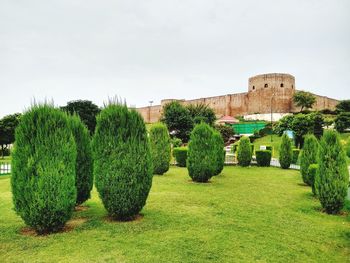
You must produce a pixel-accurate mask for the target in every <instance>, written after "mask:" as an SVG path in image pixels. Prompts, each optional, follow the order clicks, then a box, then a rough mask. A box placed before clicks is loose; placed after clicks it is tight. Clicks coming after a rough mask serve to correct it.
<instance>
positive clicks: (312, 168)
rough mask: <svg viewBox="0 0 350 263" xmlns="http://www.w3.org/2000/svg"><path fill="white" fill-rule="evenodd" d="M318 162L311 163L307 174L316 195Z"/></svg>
mask: <svg viewBox="0 0 350 263" xmlns="http://www.w3.org/2000/svg"><path fill="white" fill-rule="evenodd" d="M317 169H318V164H316V163H313V164H310V165H309V168H308V170H307V176H308V180H309V182H310V185H311V187H312V193H313V194H314V195H316V189H315V177H316V174H317Z"/></svg>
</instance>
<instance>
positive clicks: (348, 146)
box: [345, 137, 350, 158]
mask: <svg viewBox="0 0 350 263" xmlns="http://www.w3.org/2000/svg"><path fill="white" fill-rule="evenodd" d="M345 153H346V155H347V156H348V157H349V158H350V137H349V139H348V141H347V142H346V144H345Z"/></svg>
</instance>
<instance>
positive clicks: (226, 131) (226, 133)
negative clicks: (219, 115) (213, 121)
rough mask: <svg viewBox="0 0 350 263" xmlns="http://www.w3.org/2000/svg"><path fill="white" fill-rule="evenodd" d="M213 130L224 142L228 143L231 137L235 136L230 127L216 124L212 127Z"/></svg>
mask: <svg viewBox="0 0 350 263" xmlns="http://www.w3.org/2000/svg"><path fill="white" fill-rule="evenodd" d="M214 128H215V130H217V131H219V132H220V134H221V136H222V139H223V140H224V142H228V141H229V139H230V138H231V137H233V135H235V131H234V129H233V127H232V126H230V125H222V124H217V125H215V126H214Z"/></svg>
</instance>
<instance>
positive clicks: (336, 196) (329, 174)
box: [315, 131, 349, 214]
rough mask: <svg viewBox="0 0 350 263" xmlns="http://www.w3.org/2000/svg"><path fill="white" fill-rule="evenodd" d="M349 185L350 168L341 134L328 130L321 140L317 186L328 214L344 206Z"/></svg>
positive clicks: (336, 211)
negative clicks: (349, 168)
mask: <svg viewBox="0 0 350 263" xmlns="http://www.w3.org/2000/svg"><path fill="white" fill-rule="evenodd" d="M348 185H349V170H348V167H347V164H346V157H345V152H344V150H343V147H342V145H341V143H340V139H339V135H338V133H337V132H334V131H326V132H325V133H324V134H323V136H322V139H321V142H320V150H319V154H318V169H317V173H316V179H315V188H316V193H317V196H318V198H319V199H320V202H321V205H322V207H323V208H324V209H325V211H326V212H327V213H328V214H336V213H338V212H339V211H340V210H341V209H342V208H343V206H344V202H345V198H346V195H347V190H348Z"/></svg>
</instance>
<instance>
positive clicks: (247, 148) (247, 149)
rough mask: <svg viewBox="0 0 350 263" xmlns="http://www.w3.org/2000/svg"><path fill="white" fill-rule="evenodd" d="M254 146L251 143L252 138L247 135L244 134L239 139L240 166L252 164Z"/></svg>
mask: <svg viewBox="0 0 350 263" xmlns="http://www.w3.org/2000/svg"><path fill="white" fill-rule="evenodd" d="M252 154H253V151H252V147H251V144H250V139H249V137H247V136H243V137H242V138H241V139H240V140H239V144H238V147H237V160H238V164H239V165H240V166H243V167H246V166H249V165H250V162H251V161H252Z"/></svg>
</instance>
